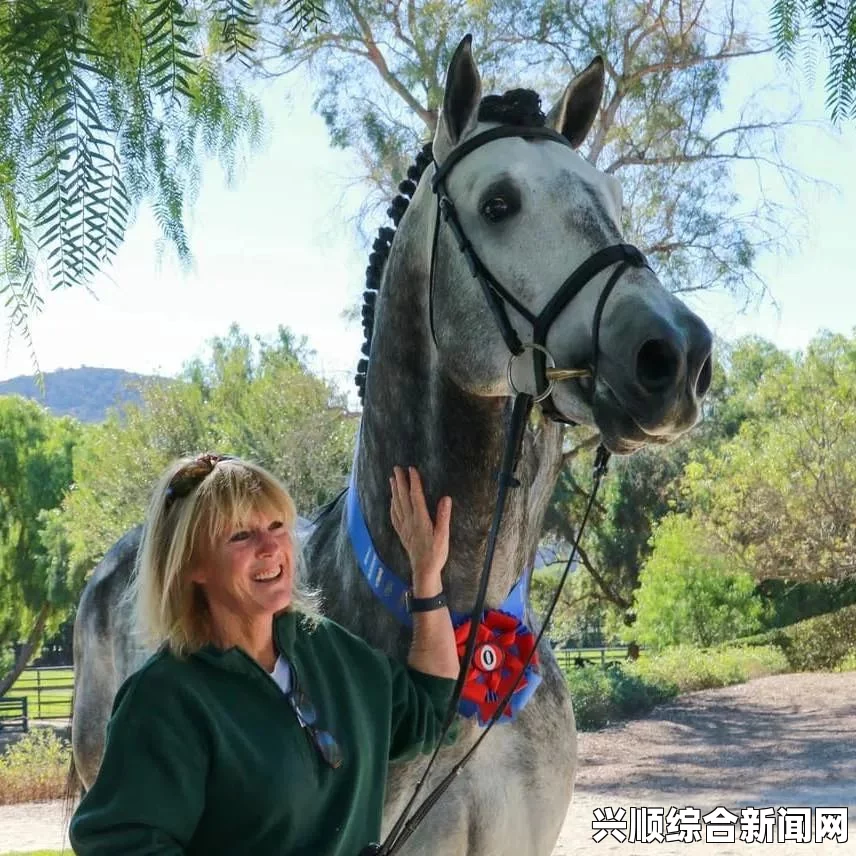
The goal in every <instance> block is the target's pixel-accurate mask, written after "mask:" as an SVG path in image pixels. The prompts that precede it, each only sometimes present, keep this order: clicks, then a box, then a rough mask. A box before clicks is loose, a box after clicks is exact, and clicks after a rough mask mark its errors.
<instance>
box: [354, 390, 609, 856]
mask: <svg viewBox="0 0 856 856" xmlns="http://www.w3.org/2000/svg"><path fill="white" fill-rule="evenodd" d="M520 397H522V396H518V398H520ZM527 397H528V396H527ZM530 398H531V397H530ZM530 403H531V402H530ZM516 405H517V401H516V400H515V409H516ZM510 434H511V432H510V431H509V435H510ZM507 457H508V447H506V458H507ZM609 459H610V453H609V451H608V450H607V449H606V447H605V446H603V444H601V445H599V446H598V448H597V453H596V455H595V461H594V467H593V472H592V481H593V485H592V492H591V496H590V497H589V501H588V504H587V505H586V510H585V513H584V514H583V519H582V522H581V523H580V527H579V529H578V530H577V535H576V538H575V539H574V544H573V548H572V549H571V554H570V556H569V557H568V561H567V563H566V564H565V569H564V571H563V573H562V577H561V579H560V580H559V584H558V585H557V586H556V590H555V592H554V593H553V598H552V600H551V601H550V605H549V606H548V608H547V611H546V612H545V613H544V617H543V619H542V622H541V629H540V631H539V632H538V635H537V636H536V637H535V644H534V645H533V646H532V650H531V651H530V652H529V655H528V656H527V658H526V660H525V662H524V663H523V666H522V668H521V669H520V672H519V674H518V675H517V678H516V679H515V681H514V684H513V685H512V686H511V687H510V688H509V690H508V691H507V692H506V694H505V696H504V698H503V699H502V700H501V701H500V703H499V705H498V706H497V708H496V710H495V711H494V713H493V715H492V716H491V719H490V721H489V722H488V724H487V726H486V727H485V729H484V731H483V732H482V734H481V735H480V736H479V738H478V740H476V742H475V743H474V744H473V745H472V747H470V749H469V751H468V752H467V753H466V754H465V755H464V756H463V757H462V758H461V759H460V761H458V762H457V763H456V764H455V765H454V766H453V767H452V769H451V770H450V771H449V772H448V773H447V774H446V776H445V777H444V778H443V779H442V780H441V781H440V783H439V784H438V785H437V787H435V788H434V790H433V791H431V793H430V794H429V795H428V796H427V797H426V798H425V799H424V800H423V802H422V803H421V804H420V805H419V807H418V808H417V809H416V811H414V812H413V815H412V817H410V819H409V820H407V821H406V823H405V822H404V821H403V818H405V817H406V816H407V814H408V813H409V811H410V809H411V807H412V806H413V803H414V802H415V801H416V797H417V796H418V794H419V792H420V791H421V789H422V787H423V785H424V784H425V781H426V779H427V777H428V772H429V770H430V769H431V766H432V765H433V763H434V760H435V758H436V757H437V754H438V753H439V751H440V748H441V746H442V744H443V739H444V738H445V736H446V733H447V731H448V728H449V724H450V721H448V722H447V723H446V725H445V727H444V729H443V733H442V736H441V738H440V742H439V743H438V744H437V747H436V749H435V750H434V754H433V755H432V756H431V760H430V761H429V763H428V767H427V768H426V769H425V772H424V773H423V775H422V777H421V779H420V780H419V783H418V784H417V786H416V789H415V791H414V793H413V796H412V797H411V799H410V801H409V802H408V804H407V806H406V808H405V809H404V811H403V812H402V814H401V815H400V816H399V818H398V821H396V824H395V826H394V827H393V829H392V831H391V832H390V834H389V835H388V836H387V838H386V840H385V841H384V843H383V844H382V845H380V846H378V845H369V847H367V848H365V849H363V850H362V851H361V853H360V856H372V855H373V854H376V856H393V854H395V853H397V852H398V851H399V850H400V849H401V847H403V846H404V844H405V843H406V842H407V840H408V839H409V838H410V836H411V835H413V833H414V832H415V830H416V828H417V827H418V826H419V824H420V823H421V822H422V821H423V820H424V819H425V817H426V816H427V815H428V813H429V812H430V811H431V809H432V808H433V807H434V806H435V805H436V804H437V802H438V800H439V799H440V797H441V796H442V795H443V794H444V793H445V792H446V790H447V789H448V788H449V786H450V785H451V784H452V782H453V781H454V780H455V779H456V778H457V777H458V776H459V775H460V773H461V771H462V770H463V769H464V767H465V766H466V764H467V763H468V762H469V760H470V758H472V756H473V754H474V753H475V751H476V749H478V748H479V746H480V745H481V743H482V741H483V740H484V739H485V738H486V737H487V735H488V733H489V732H490V730H491V729H492V728H493V726H494V725H496V723H497V722H498V721H499V720H500V719H501V717H502V714H503V712H504V710H505V708H506V706H507V705H508V703H509V702H510V701H511V699H512V697H513V696H514V693H515V691H516V690H517V687H518V685H519V683H520V681H521V680H522V679H523V676H524V674H525V671H526V668H527V667H528V666H529V664H530V663H531V662H532V658H533V657H534V656H535V653H536V651H537V650H538V646H539V645H540V644H541V640H542V639H543V637H544V634H545V633H546V631H547V628H548V627H549V626H550V621H551V620H552V618H553V612H554V611H555V609H556V605H557V604H558V602H559V598H560V597H561V594H562V590H563V588H564V587H565V583H566V581H567V579H568V574H569V573H570V571H571V568H572V566H573V563H574V560H575V559H576V557H577V553H578V551H579V545H580V540H581V539H582V536H583V532H584V531H585V528H586V525H587V523H588V519H589V516H590V514H591V510H592V507H593V506H594V503H595V499H596V498H597V494H598V491H599V489H600V485H601V483H602V481H603V478H604V476H605V475H606V473H607V470H608V466H609ZM514 486H516V485H514ZM499 516H500V517H501V512H500V515H499ZM494 520H496V515H495V517H494ZM491 558H492V555H491ZM487 567H488V568H489V565H488V566H487ZM485 588H486V585H485ZM479 614H481V613H480V612H478V613H476V612H474V613H473V615H479ZM473 626H475V622H473ZM470 641H473V642H474V635H473V634H472V632H471V634H470V639H469V640H468V647H467V655H469V656H466V655H465V662H466V663H467V670H468V669H469V665H470V662H471V658H472V651H471V650H470V647H469V642H470ZM473 647H474V646H473ZM462 677H463V678H465V677H466V673H465V670H463V669H462V671H461V675H460V676H459V678H458V684H459V685H460V686H463V681H462ZM455 690H456V692H455V695H454V696H453V706H452V707H451V711H452V717H454V711H455V709H456V708H457V703H458V698H459V697H460V692H459V686H458V685H456V687H455Z"/></svg>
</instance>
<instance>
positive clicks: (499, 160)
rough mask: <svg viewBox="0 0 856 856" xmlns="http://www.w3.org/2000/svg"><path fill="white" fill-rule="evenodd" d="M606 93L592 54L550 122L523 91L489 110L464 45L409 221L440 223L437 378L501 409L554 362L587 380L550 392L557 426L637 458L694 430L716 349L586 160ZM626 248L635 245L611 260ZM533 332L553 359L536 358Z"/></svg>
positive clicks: (538, 382)
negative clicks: (493, 400) (637, 242)
mask: <svg viewBox="0 0 856 856" xmlns="http://www.w3.org/2000/svg"><path fill="white" fill-rule="evenodd" d="M603 90H604V69H603V63H602V61H601V60H600V59H599V58H598V59H595V60H594V61H593V62H592V63H591V64H590V65H589V66H588V68H586V69H585V70H584V71H582V72H581V73H580V74H578V75H577V76H576V77H574V78H573V79H572V80H571V81H570V83H569V84H568V86H567V88H566V89H565V91H564V93H563V94H562V96H561V98H560V99H559V101H558V102H557V104H556V105H555V106H554V107H553V109H552V110H551V111H550V113H549V115H547V116H544V114H543V113H541V112H540V102H539V99H538V96H537V95H536V94H535V93H533V92H531V91H529V90H515V91H514V92H511V93H506V95H505V96H503V97H501V98H498V97H488V98H485V99H482V92H481V79H480V76H479V72H478V68H477V67H476V63H475V61H474V59H473V56H472V51H471V45H470V37H467V38H465V39H464V40H463V41H462V42H461V44H460V45H459V46H458V48H457V50H456V52H455V54H454V56H453V58H452V60H451V63H450V65H449V70H448V75H447V80H446V88H445V95H444V100H443V111H442V115H441V118H440V120H439V123H438V126H437V130H436V134H435V137H434V140H433V162H434V172H433V177H432V172H431V171H430V170H425V174H424V175H423V176H422V180H421V181H420V183H419V187H418V188H417V190H416V192H415V193H414V197H413V204H412V206H411V209H415V208H420V209H422V210H423V211H425V210H427V211H429V212H436V214H434V216H435V217H436V221H435V228H434V233H433V243H432V247H431V259H432V261H431V268H432V270H431V283H430V294H429V296H428V301H429V306H428V312H429V315H430V325H431V332H432V336H433V339H434V343H435V345H436V351H437V361H438V364H439V367H440V369H441V370H442V371H443V372H444V373H445V374H446V375H447V376H449V377H450V378H451V379H452V380H453V381H454V383H455V384H456V385H457V386H459V387H461V388H462V389H464V390H466V391H468V392H469V393H471V394H473V395H478V396H503V397H504V396H508V394H509V391H510V390H509V386H510V383H513V384H514V385H515V386H518V387H520V388H526V389H528V390H532V391H544V388H545V386H546V380H545V375H544V371H545V368H546V367H549V366H550V365H551V364H554V365H555V366H557V367H560V368H562V367H566V368H576V369H577V370H578V371H577V374H579V375H584V374H586V373H588V374H589V376H588V377H584V376H582V377H576V378H572V379H570V380H562V381H557V382H556V383H555V386H554V388H553V390H552V395H551V400H549V401H548V403H549V404H550V414H549V415H552V416H553V417H554V418H557V419H559V420H560V421H565V422H574V423H582V424H586V425H591V426H595V427H597V429H598V430H599V431H600V432H601V434H602V437H603V440H604V443H605V444H606V445H607V447H608V448H609V449H610V450H611V451H614V452H618V453H628V452H632V451H634V450H635V449H637V448H639V447H641V446H644V445H646V444H649V443H667V442H670V441H671V440H673V439H675V438H676V437H677V436H679V435H680V434H681V433H683V432H684V431H686V430H687V429H688V428H690V427H692V426H693V425H694V424H695V422H696V421H697V419H698V415H699V410H700V402H701V399H702V398H703V396H704V395H705V393H706V391H707V389H708V386H709V384H710V379H711V343H712V337H711V333H710V331H709V330H708V328H707V327H706V326H705V324H704V323H703V322H702V320H701V319H700V318H699V317H698V316H696V315H695V314H694V313H693V312H691V311H690V310H689V309H687V307H686V306H684V304H683V303H682V302H681V301H680V300H678V299H677V298H676V297H674V296H673V295H672V294H670V293H669V292H668V291H667V290H666V289H665V288H664V287H663V285H662V284H661V283H660V281H659V280H658V278H657V276H656V274H655V273H654V272H653V271H652V270H651V269H650V268H649V267H648V266H647V263H646V262H645V260H644V257H642V256H641V254H638V255H634V253H638V251H636V250H635V248H632V247H627V245H626V244H624V243H623V237H622V227H621V214H622V198H621V187H620V185H619V182H618V181H617V179H616V178H615V177H614V176H611V175H607V174H605V173H603V172H601V171H599V170H597V169H596V168H595V167H594V166H593V165H592V164H591V163H589V162H588V161H587V160H586V159H585V158H584V157H582V156H581V155H580V154H579V153H578V151H577V148H578V147H579V146H580V145H581V144H582V143H583V141H584V139H585V138H586V135H587V134H588V132H589V130H590V129H591V127H592V125H593V124H594V123H595V121H596V119H597V111H598V109H599V105H600V102H601V100H602V95H603ZM514 126H516V127H517V128H518V131H517V132H515V130H514ZM496 128H504V129H505V130H504V131H499V132H496V131H494V132H493V134H490V133H489V134H485V132H490V131H491V130H492V129H496ZM532 128H536V129H540V131H539V132H537V133H538V134H539V135H535V134H536V132H535V131H531V134H530V130H529V129H532ZM407 214H408V215H409V216H412V215H414V214H415V212H414V211H413V210H411V211H408V212H407ZM429 231H430V230H429ZM616 247H624V248H626V249H625V250H623V251H622V250H616V251H615V254H614V257H613V256H610V255H609V252H608V248H616ZM605 253H606V255H604V254H605ZM595 257H596V258H599V259H600V261H601V264H600V268H599V269H596V268H598V264H597V263H595V264H594V267H592V263H591V262H592V259H593V258H595ZM586 265H588V270H586V268H585V266H586ZM581 266H582V271H581V272H580V273H579V275H578V276H577V281H576V282H574V283H573V284H571V285H569V286H567V287H565V289H564V291H565V295H564V296H565V298H567V299H565V300H560V301H559V305H556V295H557V294H558V293H559V292H560V291H561V290H562V289H563V286H565V285H566V283H568V281H569V280H570V279H571V275H572V274H573V273H574V272H575V271H578V270H579V269H581ZM619 268H620V270H619ZM486 302H487V304H489V305H490V309H491V310H492V311H486V309H487V306H486ZM551 302H552V304H553V305H552V306H551ZM547 316H550V317H549V318H548V317H547ZM539 324H540V326H541V331H540V338H541V340H542V346H543V350H542V349H541V348H531V347H529V344H530V343H532V342H533V340H537V338H538V337H537V336H535V332H536V330H535V328H536V327H538V326H539ZM545 325H546V328H545ZM515 344H517V345H522V346H523V350H522V353H521V354H520V357H519V359H515V360H514V361H513V365H510V363H509V358H510V349H511V348H513V347H514V346H515ZM545 352H547V354H548V355H545Z"/></svg>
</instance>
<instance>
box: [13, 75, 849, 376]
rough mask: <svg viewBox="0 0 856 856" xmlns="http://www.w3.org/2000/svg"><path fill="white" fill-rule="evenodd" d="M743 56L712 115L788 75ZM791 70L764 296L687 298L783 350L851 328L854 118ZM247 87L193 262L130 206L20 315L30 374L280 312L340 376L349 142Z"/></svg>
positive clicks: (94, 362)
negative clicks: (791, 176)
mask: <svg viewBox="0 0 856 856" xmlns="http://www.w3.org/2000/svg"><path fill="white" fill-rule="evenodd" d="M742 63H743V64H742V65H741V66H737V67H735V70H734V72H733V73H732V82H731V84H730V85H729V88H728V90H727V91H726V93H725V97H724V108H725V111H726V113H729V112H734V111H736V110H738V109H739V106H740V104H742V102H743V99H744V98H745V97H746V95H747V94H748V93H749V91H750V89H751V88H752V87H754V86H755V85H756V84H757V83H759V82H763V81H764V80H765V79H768V80H771V81H775V80H776V79H780V78H781V77H782V76H783V75H785V74H786V73H787V72H786V71H785V70H784V69H783V67H782V66H780V65H777V63H776V62H775V61H774V60H772V59H764V60H762V61H757V60H751V61H749V60H744V61H742ZM797 78H798V79H799V82H800V86H801V89H802V95H803V99H804V107H803V109H802V110H801V113H800V118H801V120H803V121H805V122H807V123H813V124H810V125H807V126H806V127H802V128H801V129H800V130H799V131H797V132H796V133H794V134H793V135H792V138H791V143H790V145H789V148H788V151H787V159H788V161H789V163H791V164H792V165H793V166H795V167H797V168H798V169H800V170H802V171H803V172H804V173H806V174H807V175H809V176H811V177H812V178H814V179H817V180H819V181H821V182H823V183H824V184H823V185H822V186H820V187H814V188H807V189H805V190H804V191H803V193H801V195H800V199H799V204H800V206H801V207H802V209H803V212H804V215H805V220H804V225H803V231H804V235H803V238H802V240H801V241H798V240H797V238H796V237H794V239H793V241H792V246H790V247H789V249H788V252H787V253H786V254H782V255H778V256H775V257H774V256H766V257H761V259H760V260H759V264H758V266H757V270H758V273H759V274H760V275H761V276H762V277H763V278H764V279H765V280H766V281H767V283H768V285H769V288H770V292H771V294H772V297H773V298H774V300H775V304H774V303H773V302H771V301H769V300H768V301H765V302H764V303H762V304H761V305H753V306H750V307H748V308H746V307H742V306H740V305H739V304H736V303H734V302H733V301H731V300H729V299H728V298H726V297H724V296H722V295H718V296H707V297H704V298H696V299H693V300H690V301H688V302H690V304H691V306H692V307H693V308H694V309H695V310H696V311H698V312H699V313H700V314H701V315H702V316H703V317H704V318H705V320H706V321H707V322H708V324H709V325H710V326H711V327H712V328H713V329H714V331H715V332H716V333H717V334H718V335H720V336H723V337H725V338H732V337H734V336H736V335H742V334H746V333H755V334H758V335H761V336H764V337H766V338H768V339H770V340H772V341H773V342H774V343H775V344H776V345H778V346H779V347H781V348H787V349H799V348H803V347H804V346H805V345H806V344H807V343H808V341H809V340H810V339H811V338H812V337H813V336H814V335H816V333H817V332H818V331H819V330H820V329H823V328H826V329H831V330H834V331H837V332H843V333H850V332H852V331H853V329H854V327H856V294H854V291H856V277H854V275H853V261H852V247H853V244H854V240H856V237H854V222H856V216H854V215H856V125H854V124H852V123H851V125H849V126H846V127H845V128H844V129H843V130H834V129H832V128H831V126H830V125H829V123H827V122H825V121H824V107H823V87H822V81H821V82H818V83H816V84H815V85H814V86H808V85H807V84H806V82H805V80H804V78H802V77H801V76H800V75H799V73H798V72H797ZM261 97H262V102H263V105H264V107H265V110H266V113H267V117H268V133H267V139H266V142H265V144H264V146H263V148H262V150H261V151H259V152H256V153H255V154H253V155H251V156H250V158H249V159H248V161H247V163H246V166H245V168H244V169H243V170H242V171H241V173H240V174H239V176H238V178H237V180H236V181H235V182H234V184H233V186H228V185H227V183H226V181H225V178H224V176H223V173H222V170H221V169H220V167H219V165H217V164H216V163H207V164H206V165H205V166H204V169H203V180H202V184H201V188H202V189H201V192H200V195H199V197H198V200H197V201H196V203H195V205H194V207H193V209H192V211H191V212H190V219H189V223H188V226H189V237H190V246H191V250H192V252H193V256H194V261H193V266H192V268H191V269H190V270H189V271H184V270H182V268H181V267H180V265H179V264H178V263H177V262H176V261H175V259H174V258H173V257H172V256H171V255H170V254H169V253H168V252H167V253H165V254H163V253H159V252H158V250H157V244H158V239H159V231H158V228H157V225H156V224H155V222H154V219H153V217H152V216H151V213H150V212H149V211H148V210H147V209H145V208H143V209H141V211H140V213H139V215H138V216H137V218H136V222H135V223H134V225H133V226H132V227H131V228H130V230H129V232H128V235H127V240H126V242H125V244H124V245H123V246H122V248H121V250H120V251H119V253H118V255H117V257H116V259H115V261H114V263H113V265H112V267H111V268H110V270H109V271H108V272H106V273H104V274H102V275H99V276H98V277H97V278H96V280H95V281H94V282H93V283H92V287H91V289H90V291H88V292H87V291H85V290H82V289H74V290H70V291H66V292H58V293H50V294H48V295H47V296H46V308H45V309H44V311H43V312H42V313H41V314H40V315H39V316H37V317H36V318H35V319H34V320H33V322H32V325H31V327H32V333H33V342H34V347H35V352H36V356H37V359H38V363H39V367H40V369H41V370H42V371H43V372H45V371H52V370H55V369H58V368H76V367H79V366H98V367H109V368H121V369H126V370H128V371H134V372H141V373H147V374H148V373H158V374H162V375H174V374H176V373H177V372H178V371H179V370H180V369H181V367H182V365H183V363H185V362H186V361H187V360H189V359H191V358H193V357H194V356H198V355H204V353H205V346H206V342H208V341H209V340H210V339H211V338H212V337H214V336H219V335H223V334H225V333H226V332H227V330H228V328H229V326H230V324H232V323H236V324H238V325H240V327H241V328H242V329H243V330H244V331H246V332H248V333H251V334H259V335H262V336H268V335H271V334H273V333H274V332H275V330H276V328H277V326H278V325H279V324H284V325H287V326H288V327H290V328H291V329H292V330H293V331H294V332H295V333H297V334H298V335H303V336H306V337H307V339H308V342H309V345H310V346H311V347H312V348H313V349H314V351H315V357H314V359H313V367H314V369H315V370H316V371H318V372H320V373H322V374H323V375H324V376H326V377H328V378H330V379H331V380H334V381H335V382H336V383H337V384H338V385H339V386H340V387H341V388H342V389H344V390H346V391H349V392H350V391H351V390H352V381H351V378H352V376H353V373H354V367H355V365H356V362H357V360H358V358H359V356H360V355H359V348H360V344H361V340H362V332H361V329H360V326H359V322H358V321H346V320H345V318H344V317H343V313H344V311H345V310H347V309H350V308H352V307H353V306H354V305H355V304H356V303H357V301H358V299H359V296H360V294H361V292H362V290H363V282H364V269H365V265H366V249H365V247H364V246H363V243H362V239H361V238H360V234H359V230H358V228H357V225H356V221H355V217H356V214H357V211H358V208H359V205H360V202H361V201H362V199H363V195H364V194H363V191H362V190H360V189H359V188H355V187H353V182H352V180H351V178H350V176H351V175H352V174H353V171H354V170H353V162H352V160H351V155H349V154H348V153H347V152H343V151H341V150H333V149H331V147H330V146H329V143H328V137H327V132H326V129H325V127H324V124H323V122H322V120H321V119H320V118H319V117H318V116H317V115H315V114H314V113H313V112H312V109H311V84H310V82H309V81H308V80H306V79H304V78H302V77H300V76H297V77H294V78H289V80H287V81H280V82H278V83H275V84H268V85H267V86H266V88H265V90H264V91H263V92H262V93H261ZM776 97H777V96H776ZM738 190H739V192H741V194H742V200H741V202H742V204H745V205H746V206H750V205H752V204H753V203H754V201H755V200H756V198H757V194H758V193H759V192H762V191H763V192H766V193H775V192H776V189H775V188H774V187H772V186H771V184H770V182H768V186H764V187H763V188H762V190H761V191H759V189H758V187H757V183H756V182H755V181H754V180H749V174H748V173H743V174H741V176H740V177H739V187H738ZM379 216H380V215H379ZM375 225H381V221H380V219H379V220H378V222H377V223H376V224H375ZM372 231H373V229H372ZM0 344H5V343H2V342H0ZM32 372H33V366H32V361H31V358H30V356H29V353H28V351H27V349H26V348H25V347H24V346H23V343H21V342H20V341H17V340H14V339H13V340H12V342H11V344H10V346H9V347H8V348H5V347H4V348H2V349H0V380H4V379H7V378H10V377H14V376H17V375H21V374H32Z"/></svg>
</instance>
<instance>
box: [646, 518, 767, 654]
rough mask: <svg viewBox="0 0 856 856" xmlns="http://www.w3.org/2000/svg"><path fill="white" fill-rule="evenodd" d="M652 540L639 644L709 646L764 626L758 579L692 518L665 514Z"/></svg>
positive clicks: (647, 565) (647, 564) (654, 645)
mask: <svg viewBox="0 0 856 856" xmlns="http://www.w3.org/2000/svg"><path fill="white" fill-rule="evenodd" d="M652 542H653V543H652V546H653V552H652V554H651V557H650V558H649V559H648V561H647V562H646V563H645V566H644V568H643V569H642V572H641V574H640V575H639V582H640V586H639V589H638V590H637V591H636V594H635V601H634V603H635V611H636V625H635V632H636V638H637V640H638V641H639V642H640V643H642V644H644V645H648V646H650V647H652V648H664V647H668V646H669V645H678V644H682V643H686V644H690V645H699V646H702V647H707V646H709V645H714V644H716V643H718V642H724V641H726V640H728V639H735V638H738V637H740V636H744V635H747V634H750V633H754V632H756V631H757V630H759V629H760V627H761V620H762V616H763V606H762V603H761V600H760V598H759V597H758V596H757V595H756V593H755V580H754V579H753V578H752V576H751V574H749V573H747V572H746V571H745V570H743V571H741V570H739V569H738V568H736V567H735V566H734V565H733V564H732V563H731V562H730V561H729V560H728V559H726V558H725V557H724V556H722V555H721V554H720V553H718V552H717V551H716V547H715V545H713V544H712V543H711V542H710V540H709V539H708V538H707V536H706V535H705V533H704V530H703V529H702V528H701V527H700V526H699V525H698V524H697V523H696V522H694V521H693V520H692V518H689V517H686V516H684V515H670V516H668V517H666V518H664V519H663V520H662V521H661V522H660V524H659V526H658V527H657V529H656V532H655V533H654V537H653V539H652Z"/></svg>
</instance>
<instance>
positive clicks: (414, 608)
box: [405, 589, 447, 612]
mask: <svg viewBox="0 0 856 856" xmlns="http://www.w3.org/2000/svg"><path fill="white" fill-rule="evenodd" d="M405 603H406V606H407V611H408V612H431V611H432V610H434V609H442V608H443V607H444V606H445V605H446V603H447V601H446V592H443V591H441V592H440V594H435V595H434V597H413V590H412V589H408V590H407V599H406V602H405Z"/></svg>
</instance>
